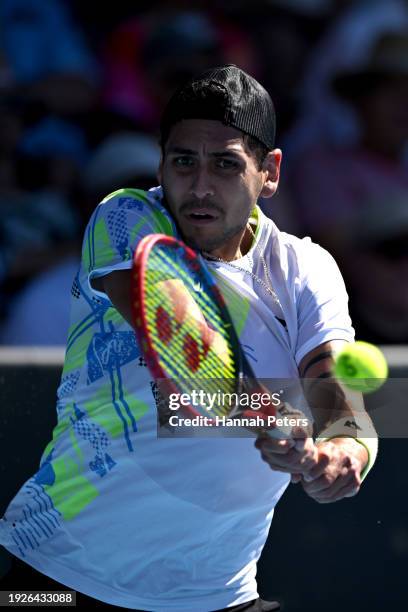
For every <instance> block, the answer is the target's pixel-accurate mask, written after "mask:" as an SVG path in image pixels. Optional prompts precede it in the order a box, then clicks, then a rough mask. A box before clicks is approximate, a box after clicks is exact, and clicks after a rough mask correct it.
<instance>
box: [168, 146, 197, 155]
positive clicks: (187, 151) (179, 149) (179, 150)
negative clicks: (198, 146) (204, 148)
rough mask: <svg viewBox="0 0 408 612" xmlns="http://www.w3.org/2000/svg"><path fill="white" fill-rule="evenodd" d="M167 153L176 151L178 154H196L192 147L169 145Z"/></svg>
mask: <svg viewBox="0 0 408 612" xmlns="http://www.w3.org/2000/svg"><path fill="white" fill-rule="evenodd" d="M167 152H168V153H178V154H179V155H198V152H197V151H193V149H184V148H183V147H169V149H168V151H167Z"/></svg>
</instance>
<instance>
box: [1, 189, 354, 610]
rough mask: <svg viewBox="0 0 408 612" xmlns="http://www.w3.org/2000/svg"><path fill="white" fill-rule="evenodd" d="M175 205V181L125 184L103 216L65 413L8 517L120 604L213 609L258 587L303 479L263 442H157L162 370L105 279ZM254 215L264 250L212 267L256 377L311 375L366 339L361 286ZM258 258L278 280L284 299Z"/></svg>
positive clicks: (45, 560)
mask: <svg viewBox="0 0 408 612" xmlns="http://www.w3.org/2000/svg"><path fill="white" fill-rule="evenodd" d="M161 200H162V191H161V188H155V189H152V190H150V191H148V192H142V191H139V190H130V189H127V190H120V191H118V192H115V193H114V194H111V195H110V196H108V197H107V198H106V199H105V200H104V201H103V202H102V203H101V204H100V205H99V206H98V207H97V208H96V210H95V212H94V214H93V215H92V217H91V219H90V221H89V224H88V226H87V229H86V233H85V238H84V243H83V250H82V260H81V265H80V268H79V270H78V273H77V275H76V277H75V279H74V282H73V285H72V291H71V293H72V296H71V321H70V329H69V336H68V341H67V350H66V357H65V365H64V370H63V373H62V378H61V383H60V386H59V389H58V402H57V415H58V424H57V426H56V428H55V430H54V432H53V437H52V440H51V441H50V443H49V444H48V446H47V448H46V449H45V451H44V453H43V455H42V458H41V462H40V466H39V469H38V471H37V472H36V473H35V474H34V475H33V476H32V477H31V478H30V479H29V480H27V482H26V483H25V484H24V485H23V486H22V488H21V489H20V491H19V492H18V493H17V495H16V496H15V498H14V499H13V500H12V501H11V503H10V504H9V506H8V508H7V511H6V513H5V515H4V517H3V519H1V520H0V544H2V545H3V546H5V547H6V549H7V550H9V551H10V552H11V553H13V554H14V555H15V556H17V557H19V558H20V559H22V560H24V561H25V562H26V563H28V564H30V565H31V566H32V567H34V568H35V569H37V570H39V571H41V572H43V573H44V574H46V575H48V576H50V577H51V578H53V579H54V580H57V581H59V582H61V583H63V584H65V585H67V586H68V587H70V588H72V589H75V590H77V591H80V592H82V593H85V594H87V595H89V596H91V597H94V598H96V599H99V600H101V601H104V602H107V603H110V604H114V605H117V606H123V607H127V608H136V609H143V610H152V611H155V612H170V611H174V612H208V611H209V610H215V609H220V608H224V607H227V606H232V605H235V604H239V603H243V602H246V601H249V600H251V599H254V598H256V597H257V587H256V581H255V575H256V563H257V560H258V558H259V556H260V554H261V552H262V548H263V546H264V544H265V541H266V538H267V535H268V531H269V527H270V523H271V520H272V516H273V509H274V507H275V505H276V503H277V501H278V500H279V498H280V497H281V495H282V493H283V492H284V490H285V489H286V487H287V485H288V482H289V477H288V475H287V474H284V473H281V472H276V471H272V470H271V469H270V468H269V467H268V466H267V465H266V463H264V462H263V461H262V460H261V457H260V454H259V451H258V450H257V449H256V448H255V447H254V439H253V438H230V437H228V438H225V437H221V438H220V437H212V438H203V437H192V438H157V410H156V404H155V400H154V393H155V387H154V381H153V380H152V379H151V377H150V375H149V372H148V370H147V368H146V367H145V364H144V361H143V359H142V357H141V353H140V349H139V346H138V344H137V341H136V338H135V334H134V332H133V330H132V328H131V327H130V326H129V325H128V323H127V322H126V321H125V320H124V319H123V318H122V317H121V316H120V314H119V313H118V312H117V310H116V309H115V308H114V307H113V306H112V304H111V302H110V300H109V299H108V297H107V296H106V295H105V294H103V293H100V292H98V291H95V290H94V289H93V288H92V286H91V283H90V279H91V277H94V276H101V275H104V274H107V273H109V272H110V271H113V270H120V269H126V268H130V267H131V262H132V256H133V253H134V250H135V248H136V246H137V244H138V242H139V240H140V239H141V238H142V237H143V236H145V235H147V234H150V233H157V232H159V233H167V234H177V231H176V228H175V225H174V223H173V221H172V219H171V218H170V216H169V214H168V212H167V211H166V209H165V208H164V207H163V206H162V203H161ZM253 215H254V217H255V219H256V221H257V230H256V236H255V239H254V244H253V245H252V248H251V250H250V251H249V253H248V254H247V255H246V256H245V257H243V258H242V259H240V260H238V261H235V262H234V264H235V267H234V265H229V264H225V263H220V262H213V263H209V266H210V267H211V268H212V269H213V270H214V273H215V274H216V275H218V276H219V279H220V283H221V286H223V285H224V290H225V291H226V293H225V294H224V295H226V296H227V300H229V304H228V305H229V306H230V310H231V314H232V318H233V320H234V323H235V325H236V328H237V330H238V333H239V336H240V340H241V343H242V346H243V348H244V351H245V353H246V355H247V357H248V359H249V361H250V363H251V365H252V367H253V369H254V371H255V374H256V375H257V376H259V377H263V378H287V379H294V380H297V379H298V371H297V365H298V364H299V362H300V360H301V359H302V357H303V356H304V355H306V354H307V352H308V351H310V350H312V349H313V348H315V347H316V346H318V345H319V344H321V343H323V342H325V341H328V340H331V339H335V338H339V339H344V340H349V341H352V340H353V330H352V327H351V322H350V319H349V316H348V310H347V294H346V291H345V287H344V283H343V280H342V278H341V275H340V273H339V270H338V268H337V265H336V264H335V262H334V260H333V259H332V258H331V256H330V255H329V254H328V253H327V252H326V251H324V250H323V249H321V248H320V247H319V246H317V245H315V244H313V243H312V242H311V241H310V240H309V239H303V240H300V239H298V238H296V237H294V236H290V235H288V234H285V233H282V232H280V231H279V230H278V229H277V227H276V226H275V225H274V223H273V222H272V221H271V220H270V219H267V218H266V217H265V216H264V215H263V214H262V212H261V211H260V210H259V209H258V208H255V209H254V212H253ZM261 250H262V252H263V254H264V258H265V262H266V264H267V267H268V269H269V272H270V279H266V278H265V269H264V265H263V262H262V260H261V259H260V256H259V254H260V252H261ZM237 266H238V268H239V269H238V268H237ZM247 268H248V269H251V270H252V272H253V274H254V275H255V277H258V278H262V279H263V280H264V282H267V283H271V284H272V286H273V289H274V291H275V292H276V294H277V296H278V299H279V304H280V305H279V304H278V303H277V302H276V301H274V299H273V297H272V295H271V294H270V293H269V292H268V291H266V290H265V288H264V286H263V285H262V283H259V282H258V281H257V280H256V278H254V276H252V275H251V274H249V273H247V272H245V271H244V270H245V269H247ZM231 287H232V288H233V289H234V288H235V290H236V291H235V292H233V293H231V291H230V289H229V288H231ZM234 295H235V297H234ZM228 296H229V297H228Z"/></svg>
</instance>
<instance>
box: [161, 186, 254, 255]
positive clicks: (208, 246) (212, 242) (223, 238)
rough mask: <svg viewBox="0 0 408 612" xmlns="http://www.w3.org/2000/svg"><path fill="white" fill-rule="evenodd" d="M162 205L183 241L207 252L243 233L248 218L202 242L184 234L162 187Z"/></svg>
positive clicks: (197, 249)
mask: <svg viewBox="0 0 408 612" xmlns="http://www.w3.org/2000/svg"><path fill="white" fill-rule="evenodd" d="M162 203H163V206H164V207H165V208H166V209H167V211H168V212H169V214H170V215H171V217H172V219H173V221H174V222H175V224H176V226H177V229H178V231H179V233H180V234H181V236H182V238H183V240H184V242H185V243H186V244H187V245H188V246H190V247H191V248H193V249H195V250H196V251H207V252H209V253H211V251H214V250H216V249H219V248H220V247H222V246H225V244H226V242H228V240H231V239H232V238H234V237H235V236H237V235H238V234H240V233H243V231H244V230H245V228H246V225H247V222H248V220H247V219H246V220H242V222H241V224H239V225H234V226H233V227H230V228H227V229H224V231H222V233H221V234H220V235H218V236H215V237H214V238H208V239H206V240H205V243H203V242H202V241H197V240H196V239H195V238H194V236H186V235H185V234H184V233H183V231H182V229H181V227H180V225H179V223H178V220H177V219H176V217H175V215H174V213H173V211H172V209H171V206H169V203H168V199H167V198H166V195H165V193H164V189H163V201H162ZM222 223H223V221H222V219H220V226H221V228H222Z"/></svg>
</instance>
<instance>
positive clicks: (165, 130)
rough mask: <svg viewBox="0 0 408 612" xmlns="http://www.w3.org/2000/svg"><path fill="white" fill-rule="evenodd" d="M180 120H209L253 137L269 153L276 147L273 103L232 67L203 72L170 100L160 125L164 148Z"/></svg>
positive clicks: (255, 85)
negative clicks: (171, 130)
mask: <svg viewBox="0 0 408 612" xmlns="http://www.w3.org/2000/svg"><path fill="white" fill-rule="evenodd" d="M183 119H212V120H215V121H221V122H222V123H223V124H224V125H228V126H230V127H234V128H236V129H238V130H240V131H242V132H244V133H245V134H248V135H249V136H253V137H254V138H256V139H258V140H259V141H260V142H261V143H263V144H264V145H265V146H266V147H267V148H268V149H273V147H274V143H275V131H276V118H275V109H274V105H273V102H272V99H271V97H270V95H269V94H268V92H267V91H266V89H264V88H263V87H262V85H260V84H259V83H258V81H256V80H255V79H254V78H253V77H251V76H249V75H248V74H247V73H246V72H244V71H243V70H241V69H240V68H238V67H237V66H235V65H233V64H227V65H225V66H219V67H217V68H212V69H210V70H206V71H205V72H204V73H202V74H201V75H199V76H197V77H193V78H192V79H191V80H190V81H188V82H187V83H186V84H184V85H183V86H182V87H180V88H179V89H177V91H176V92H175V93H174V94H173V96H172V97H171V98H170V100H169V102H168V104H167V106H166V108H165V109H164V112H163V116H162V119H161V122H160V132H161V142H162V145H164V144H165V142H166V140H167V138H168V135H169V133H170V129H171V127H172V126H173V125H174V124H175V123H177V122H179V121H182V120H183Z"/></svg>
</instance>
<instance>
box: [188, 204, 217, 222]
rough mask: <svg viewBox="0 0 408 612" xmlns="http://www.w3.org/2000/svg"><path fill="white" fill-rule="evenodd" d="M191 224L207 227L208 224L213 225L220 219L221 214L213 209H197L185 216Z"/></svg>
mask: <svg viewBox="0 0 408 612" xmlns="http://www.w3.org/2000/svg"><path fill="white" fill-rule="evenodd" d="M184 216H185V217H186V219H188V221H190V223H194V224H195V225H203V224H204V225H205V224H206V223H212V222H213V221H216V220H217V219H218V218H219V214H218V213H217V212H215V211H214V210H212V209H207V208H197V209H195V210H193V211H191V212H188V213H185V215H184Z"/></svg>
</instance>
